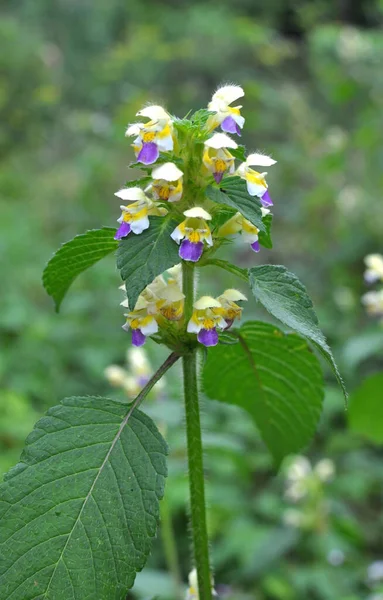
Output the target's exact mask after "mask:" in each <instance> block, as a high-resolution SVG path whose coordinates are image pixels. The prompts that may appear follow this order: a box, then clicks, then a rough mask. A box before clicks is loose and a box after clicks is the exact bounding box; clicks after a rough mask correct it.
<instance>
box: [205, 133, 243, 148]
mask: <svg viewBox="0 0 383 600" xmlns="http://www.w3.org/2000/svg"><path fill="white" fill-rule="evenodd" d="M205 146H208V148H214V149H215V150H219V149H220V148H238V144H237V143H236V142H235V141H234V140H232V139H231V138H230V137H229V136H228V135H226V133H215V134H214V135H213V136H212V137H211V138H209V139H208V140H206V142H205Z"/></svg>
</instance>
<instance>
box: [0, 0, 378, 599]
mask: <svg viewBox="0 0 383 600" xmlns="http://www.w3.org/2000/svg"><path fill="white" fill-rule="evenodd" d="M382 16H383V5H382V2H381V1H379V0H361V1H359V2H354V1H352V0H343V1H342V2H339V3H334V2H330V1H329V0H321V1H319V2H315V3H313V2H310V1H309V0H299V1H292V0H291V1H290V0H289V1H288V2H285V1H282V0H276V1H275V2H269V3H264V2H260V1H258V0H256V1H252V2H250V1H249V0H238V1H237V2H235V3H233V2H228V1H227V0H221V1H220V2H216V1H215V0H209V1H208V2H199V1H197V2H193V3H188V2H174V1H172V0H168V1H167V2H158V1H155V0H151V1H148V2H145V3H142V2H138V0H134V1H132V2H129V3H127V2H124V1H123V0H110V1H109V2H104V0H94V1H93V2H88V1H86V0H80V1H77V2H74V1H71V0H70V1H68V0H65V1H64V0H51V1H49V2H48V0H35V1H34V2H27V1H26V0H21V1H20V2H18V3H16V4H15V3H10V2H6V3H5V4H4V5H3V15H2V19H1V21H0V40H1V41H0V50H1V52H0V64H1V76H0V114H1V132H0V160H1V163H0V189H1V198H0V203H1V215H2V218H1V222H0V228H1V235H0V249H1V252H0V257H1V258H0V261H1V270H2V271H1V272H2V274H3V286H2V294H1V297H0V307H1V310H0V328H1V346H0V377H1V387H2V392H1V396H0V415H1V418H0V449H1V458H0V469H1V471H3V472H4V471H6V470H7V469H8V468H9V467H10V466H11V465H12V464H14V463H15V462H16V461H17V459H18V456H19V452H20V449H21V447H22V445H23V441H24V438H25V436H26V434H27V433H28V432H29V431H30V430H31V428H32V425H33V423H34V422H35V420H36V419H37V418H38V417H39V416H40V415H41V414H42V413H43V412H44V411H45V410H46V409H47V408H48V407H49V406H51V405H54V404H57V403H58V402H59V401H60V400H61V398H63V397H64V396H71V395H81V394H97V395H98V394H102V395H111V392H110V387H109V384H108V383H107V382H106V380H105V378H104V376H103V371H104V369H105V367H106V366H107V365H108V364H110V363H112V362H113V363H119V364H121V363H122V362H123V357H124V352H125V348H126V345H127V338H126V336H125V335H124V333H123V332H122V331H121V329H120V325H121V323H122V314H121V312H122V311H120V309H119V306H118V304H119V302H120V294H119V292H118V290H117V286H118V285H119V283H120V282H119V278H118V274H117V272H116V270H115V266H114V259H113V257H112V256H110V257H108V258H106V259H104V260H103V262H102V263H100V264H99V265H97V266H95V267H94V268H93V269H92V270H90V271H89V272H87V273H85V274H84V275H83V276H82V277H81V279H80V280H79V281H77V282H76V283H75V284H74V287H73V290H72V293H71V294H69V295H68V297H67V298H66V299H65V300H64V302H63V306H62V310H61V316H60V317H58V316H57V315H56V314H55V312H54V309H53V305H52V301H51V299H50V298H48V297H47V296H46V294H45V292H44V290H43V288H42V285H41V281H40V275H41V271H42V269H43V267H44V265H45V263H46V261H47V260H48V258H49V257H50V255H51V254H52V252H53V251H54V250H55V249H56V248H57V246H58V245H59V244H60V243H62V242H64V241H66V240H67V239H69V238H71V237H73V236H74V235H75V234H76V233H82V232H83V231H85V230H86V229H91V228H94V227H100V226H102V225H105V226H108V227H110V226H112V227H113V226H114V225H115V219H116V218H117V216H118V213H119V211H118V201H117V200H116V199H115V197H114V196H113V192H114V191H115V190H116V189H118V188H119V187H120V186H121V184H123V183H124V182H125V181H126V180H127V179H128V178H129V177H130V173H129V170H128V169H127V165H128V164H129V162H130V161H131V160H132V152H131V150H130V148H129V143H128V141H127V140H126V139H125V138H124V135H123V133H124V127H125V126H126V125H127V123H128V122H129V121H130V120H131V119H132V117H133V115H134V114H135V112H136V111H137V110H138V109H139V108H140V106H141V105H142V104H143V103H145V102H146V101H147V100H148V99H150V100H155V101H159V102H163V103H164V104H165V105H166V106H167V108H168V109H169V110H170V111H173V112H176V113H177V114H178V115H179V116H183V114H186V112H187V111H188V110H189V109H190V108H198V107H200V106H205V105H206V103H207V101H208V99H209V98H210V95H211V93H212V91H213V89H214V88H215V87H216V86H217V85H218V84H219V83H220V82H222V81H235V82H237V83H239V84H240V85H242V86H243V87H244V88H245V90H246V97H245V100H244V109H243V114H244V115H245V117H246V119H247V122H246V127H245V131H244V142H245V143H246V145H247V146H248V147H249V149H250V150H256V149H264V150H266V151H267V152H268V153H269V152H270V153H272V154H273V156H275V158H276V159H277V160H278V165H277V166H276V167H275V169H273V170H272V172H270V175H269V183H270V186H271V188H272V190H273V197H274V199H275V210H274V215H275V216H274V222H273V242H274V247H273V249H272V250H266V249H262V251H261V254H260V255H259V256H254V254H252V253H251V254H250V252H248V251H247V249H244V247H242V246H238V247H237V246H234V245H232V246H230V247H228V249H227V250H226V252H227V253H230V252H235V253H237V258H238V259H239V260H240V261H241V263H242V265H243V266H244V267H251V266H254V265H256V264H259V263H263V262H270V263H274V264H280V263H283V264H286V266H287V267H288V268H289V270H291V271H293V272H295V273H297V274H298V275H299V277H300V279H301V280H302V281H303V282H304V283H305V285H306V287H307V289H308V291H309V293H310V295H311V297H313V299H314V304H315V306H316V310H317V312H318V315H319V319H320V324H321V326H322V329H324V331H325V333H326V335H327V337H328V339H329V342H330V345H331V346H332V348H333V349H334V351H335V355H336V358H337V361H338V363H339V366H340V369H341V372H342V374H343V376H344V377H345V379H346V381H347V384H348V387H349V389H350V390H351V391H352V390H353V389H355V388H357V387H358V385H359V384H360V382H361V381H362V380H363V379H364V378H365V377H367V376H369V375H371V374H374V373H376V372H378V371H379V370H381V369H382V364H383V359H382V354H383V334H382V329H381V328H379V326H378V324H377V323H376V322H373V321H371V320H369V319H368V318H367V317H366V316H365V314H364V311H363V309H362V307H361V304H360V296H361V294H362V293H363V292H364V289H365V285H364V283H363V277H362V273H363V257H364V255H365V254H367V253H369V252H379V251H380V252H382V233H381V232H382V223H383V203H382V201H381V197H382V191H383V179H382V172H383V150H382V137H381V132H382V125H383V123H382V114H383V110H382V109H383V78H382V75H381V63H382V58H383V36H382V32H381V24H382ZM227 255H228V254H227ZM205 271H206V277H205V280H203V281H201V290H202V291H209V292H213V295H214V293H218V292H220V291H221V289H222V285H223V282H224V281H225V282H227V281H228V278H230V277H231V276H230V275H228V274H226V273H225V272H224V271H222V275H221V279H220V280H219V279H218V278H217V277H215V280H214V281H212V278H211V277H209V274H210V271H209V270H208V268H206V269H205ZM231 284H232V285H234V284H235V285H238V280H236V279H235V278H234V276H233V278H232V281H231ZM212 287H214V289H212ZM243 291H245V292H246V290H245V289H244V290H243ZM247 316H248V317H252V318H257V319H259V318H263V317H265V313H264V312H263V311H262V309H261V308H259V306H256V305H255V303H253V304H251V303H249V307H247ZM153 346H154V344H151V345H150V351H151V353H152V359H153V363H154V364H159V360H160V358H161V357H162V356H159V353H160V351H159V350H158V349H157V348H154V347H153ZM327 381H328V389H327V394H326V399H325V407H324V415H323V418H322V422H321V426H320V430H319V432H318V434H317V436H316V438H315V441H314V443H313V444H312V445H311V447H310V449H309V455H310V457H311V459H312V460H313V462H314V463H315V462H316V460H317V459H319V458H323V457H326V458H330V459H332V460H333V461H334V462H335V465H336V472H337V475H336V477H335V478H334V479H333V480H332V482H331V483H329V484H328V485H326V486H323V487H322V488H320V489H321V492H320V497H317V496H315V495H314V496H315V498H314V499H312V500H310V502H312V503H313V504H312V505H310V506H306V504H305V502H306V501H304V509H302V510H304V511H306V513H307V514H311V513H312V512H313V511H312V506H314V508H315V510H314V513H315V514H322V512H321V511H324V513H323V515H324V516H323V519H320V520H319V522H317V521H316V520H315V519H314V520H313V519H311V521H310V519H308V522H309V526H305V527H303V526H302V525H300V526H296V525H297V523H295V526H293V525H292V522H293V521H294V519H292V518H291V513H290V517H289V516H288V515H289V513H287V516H286V511H288V510H289V509H291V500H288V498H285V497H284V495H283V490H284V478H285V477H284V471H283V469H282V471H281V473H280V474H279V475H278V476H277V477H275V476H274V472H273V469H272V464H271V459H270V457H269V456H268V454H267V452H266V450H265V448H264V446H263V444H262V443H261V440H260V438H259V437H258V435H257V434H256V432H255V429H254V427H253V425H252V423H251V422H249V420H248V418H247V416H246V415H245V414H244V413H242V412H240V410H239V409H236V408H235V407H230V406H225V405H223V404H220V403H217V402H212V401H208V400H207V401H206V404H205V416H204V427H205V443H206V447H207V456H206V462H207V473H208V494H209V503H210V531H211V534H212V538H213V550H214V563H215V566H216V581H217V583H219V584H221V588H220V590H221V593H222V595H224V594H225V593H226V594H227V596H226V597H227V598H230V597H235V598H236V599H237V600H246V599H252V598H254V597H255V598H257V600H290V599H291V600H296V599H297V600H301V599H302V600H303V599H304V598H306V597H310V598H313V599H318V600H327V599H328V600H333V598H334V597H336V598H339V599H341V600H357V599H358V600H359V599H360V598H368V597H374V596H373V595H375V598H376V597H377V594H378V592H379V581H376V578H375V579H374V578H373V577H372V576H371V568H370V571H369V570H368V568H369V565H371V563H373V562H374V561H377V560H381V559H383V540H382V535H381V531H382V525H383V522H382V504H383V498H382V475H381V450H379V447H378V446H376V445H374V444H373V443H372V442H369V441H367V440H366V438H365V437H362V435H360V430H358V428H355V427H353V430H352V431H350V430H349V429H348V425H347V416H346V413H345V411H344V405H343V401H342V398H341V393H340V392H339V391H338V390H337V389H336V387H335V382H334V379H333V376H332V375H331V374H330V372H328V377H327ZM167 384H168V388H167V391H166V399H164V400H163V401H162V402H161V404H159V405H156V406H153V408H152V411H153V412H154V413H155V414H157V416H158V418H160V419H162V420H163V421H168V425H169V434H168V439H169V443H170V447H171V454H170V467H171V468H170V476H169V480H168V484H167V497H168V501H169V504H170V507H171V511H172V516H173V522H174V526H175V529H176V534H177V543H178V550H179V554H180V561H181V568H182V573H183V575H184V576H185V575H186V573H187V571H188V569H189V564H188V550H189V540H188V536H187V534H186V521H187V519H186V508H185V498H186V497H187V487H186V484H187V482H186V477H185V442H184V432H183V429H182V427H179V425H180V424H181V423H182V421H183V415H182V408H181V406H180V404H179V399H178V385H179V378H178V373H175V374H173V377H172V376H171V375H169V376H168V377H167ZM367 389H371V386H367ZM371 393H376V392H371ZM113 394H114V395H115V396H117V397H121V394H120V393H118V392H113ZM371 405H372V406H374V402H371ZM362 433H364V434H365V431H362ZM374 439H378V440H379V439H380V440H381V439H382V435H381V434H380V435H379V434H378V433H375V437H374ZM234 483H235V485H234ZM310 498H311V497H310ZM314 501H315V502H314ZM318 502H319V503H320V504H318ZM315 503H317V504H315ZM318 507H319V508H318ZM310 510H311V513H310ZM295 521H297V520H296V519H295ZM222 586H224V587H222ZM225 586H229V587H225ZM154 593H160V594H163V597H164V598H169V599H172V598H173V596H172V591H171V585H170V580H169V577H168V575H167V574H166V565H165V560H164V555H163V551H162V544H161V537H160V538H159V539H158V540H157V542H156V543H155V547H154V551H153V555H152V557H151V559H150V568H149V570H148V571H145V573H144V574H143V575H142V576H141V577H140V578H139V579H138V581H137V586H136V588H135V592H134V594H135V595H136V596H137V595H138V596H140V597H152V596H153V594H154ZM224 597H225V596H224Z"/></svg>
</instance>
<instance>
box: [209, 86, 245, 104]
mask: <svg viewBox="0 0 383 600" xmlns="http://www.w3.org/2000/svg"><path fill="white" fill-rule="evenodd" d="M244 95H245V92H244V91H243V89H242V88H241V87H240V86H239V85H224V86H222V87H220V88H218V90H217V91H216V92H215V93H214V94H213V97H212V101H213V102H214V101H216V100H223V101H224V102H226V104H231V103H232V102H235V100H238V98H242V96H244Z"/></svg>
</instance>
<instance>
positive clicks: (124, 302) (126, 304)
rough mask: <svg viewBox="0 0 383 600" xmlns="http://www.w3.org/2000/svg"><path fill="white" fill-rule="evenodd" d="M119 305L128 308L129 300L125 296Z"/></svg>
mask: <svg viewBox="0 0 383 600" xmlns="http://www.w3.org/2000/svg"><path fill="white" fill-rule="evenodd" d="M120 306H123V307H124V308H129V300H128V299H127V298H125V300H123V301H122V302H120Z"/></svg>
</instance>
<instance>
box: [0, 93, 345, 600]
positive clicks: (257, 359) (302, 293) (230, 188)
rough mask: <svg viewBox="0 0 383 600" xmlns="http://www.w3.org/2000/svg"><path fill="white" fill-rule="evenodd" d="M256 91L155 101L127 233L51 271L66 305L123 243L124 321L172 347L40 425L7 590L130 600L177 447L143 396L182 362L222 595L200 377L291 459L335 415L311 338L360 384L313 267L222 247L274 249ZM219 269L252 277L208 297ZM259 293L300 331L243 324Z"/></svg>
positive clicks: (205, 549) (194, 455)
mask: <svg viewBox="0 0 383 600" xmlns="http://www.w3.org/2000/svg"><path fill="white" fill-rule="evenodd" d="M243 96H244V91H243V90H242V88H241V87H239V86H236V85H225V86H223V87H221V88H219V89H218V90H217V91H216V92H215V94H214V95H213V97H212V100H211V102H210V103H209V104H208V107H207V109H202V110H198V111H196V112H195V113H194V114H192V115H191V116H190V117H188V118H184V119H178V118H176V117H173V116H172V115H170V114H169V113H168V112H167V111H166V110H165V109H164V108H163V107H161V106H157V105H150V106H147V107H145V108H143V109H142V110H140V111H139V112H138V113H137V116H138V117H139V119H140V121H139V122H136V123H133V124H131V125H129V127H128V128H127V131H126V135H127V136H128V137H129V138H130V137H131V138H133V141H132V147H133V151H134V153H135V155H136V163H135V164H134V165H133V166H135V167H139V168H140V169H141V170H142V171H143V173H144V175H143V177H142V178H141V179H138V180H137V181H135V182H129V183H128V184H127V185H126V187H122V188H121V189H120V190H119V191H117V192H116V194H115V195H116V197H117V198H119V200H121V201H122V202H123V204H122V205H121V207H120V209H121V215H120V217H119V218H118V224H119V225H118V228H117V229H116V228H110V227H104V228H102V229H98V230H92V231H88V232H87V233H85V234H81V235H79V236H77V237H75V238H74V239H73V240H71V241H69V242H67V243H66V244H64V245H63V246H62V247H61V248H60V249H59V250H58V252H57V253H56V254H55V255H54V256H53V258H52V259H51V260H50V261H49V263H48V265H47V267H46V269H45V271H44V277H43V281H44V285H45V288H46V290H47V292H48V294H50V295H51V296H52V298H53V299H54V301H55V303H56V308H57V310H58V308H59V306H60V304H61V301H62V299H63V297H64V296H65V294H66V292H67V290H68V288H69V286H70V285H71V283H72V281H73V280H74V279H75V277H77V275H79V274H80V273H81V272H82V271H84V270H85V269H86V268H88V267H90V266H91V265H93V264H95V263H96V262H97V261H99V260H100V259H101V258H103V257H104V256H106V255H108V254H110V253H112V252H116V256H117V268H118V270H119V272H120V275H121V278H122V281H123V286H122V288H123V291H124V293H125V297H124V298H123V300H122V302H121V304H122V306H123V307H124V309H125V311H126V312H125V321H124V323H123V329H124V330H126V331H127V332H128V334H129V335H130V336H131V343H132V345H133V346H136V347H140V346H142V345H143V344H145V343H146V342H147V341H148V338H151V339H152V340H153V341H155V342H156V343H157V344H162V345H164V346H166V347H167V348H169V349H170V355H169V357H168V358H167V359H166V361H165V362H164V363H163V364H162V365H161V366H160V367H159V368H158V370H157V371H156V372H155V374H154V375H153V376H152V377H151V378H150V379H149V380H145V381H143V382H142V389H140V390H138V389H137V395H136V396H135V398H134V399H133V400H132V402H131V403H129V404H128V405H127V404H126V403H123V402H115V401H112V400H110V399H106V398H99V397H85V398H77V397H76V398H67V399H65V400H64V401H63V402H62V403H61V404H60V405H59V406H55V407H53V408H51V409H50V410H49V411H48V413H47V416H46V417H44V418H43V419H41V420H40V421H39V422H38V423H37V424H36V427H35V429H34V431H33V432H32V433H31V435H30V436H29V438H28V439H27V442H26V448H25V450H24V453H23V455H22V457H21V462H20V463H19V464H18V465H17V466H16V467H15V468H14V469H13V470H12V471H11V472H10V473H9V474H8V476H7V479H6V481H5V483H4V485H3V487H2V504H1V505H0V511H1V512H2V513H3V514H5V513H6V514H7V518H6V520H4V519H3V522H5V525H4V526H3V531H2V534H4V535H3V537H2V538H1V539H2V540H4V544H5V543H6V544H7V552H6V554H5V561H4V564H5V567H4V570H3V571H0V578H1V586H0V587H1V590H2V591H1V592H0V598H1V599H2V598H4V599H5V598H12V599H13V600H18V599H19V600H22V599H23V600H24V599H25V598H36V599H37V598H45V599H54V600H61V599H63V600H69V599H72V598H73V599H75V598H79V597H80V596H81V598H84V599H85V598H88V599H89V600H95V599H98V598H102V599H103V600H109V599H113V600H116V599H117V598H118V599H121V600H122V599H124V598H125V597H126V593H127V590H128V589H129V588H131V587H132V585H133V583H134V579H135V574H136V572H137V571H139V570H141V569H142V568H143V567H144V564H145V562H146V558H147V556H148V554H149V552H150V546H151V539H152V538H153V536H154V535H155V533H156V528H157V523H158V520H159V514H160V513H159V501H160V500H161V498H162V496H163V494H164V483H165V478H166V473H167V472H166V454H167V445H166V442H165V440H164V439H163V436H162V435H161V433H160V432H159V430H158V429H157V427H156V425H155V424H154V423H153V421H152V420H151V419H150V418H149V417H148V416H147V415H145V414H144V413H143V412H141V410H139V406H140V404H141V403H142V401H143V400H144V399H145V398H146V396H147V395H148V394H149V393H150V391H151V390H152V388H153V387H154V386H155V385H156V384H157V383H158V381H160V379H161V378H162V376H163V375H164V374H165V373H166V372H167V371H168V369H169V368H170V367H172V365H174V364H175V363H176V362H177V361H178V360H179V359H181V360H182V365H183V389H184V399H185V415H186V439H187V450H188V460H189V482H190V515H191V531H192V540H193V554H194V557H193V558H194V560H193V562H194V566H195V569H196V570H195V572H194V571H193V574H192V576H191V580H190V585H189V590H188V592H187V593H188V597H189V598H199V599H200V600H210V599H211V598H212V595H213V594H214V587H213V586H212V565H211V562H210V557H209V543H208V533H207V527H206V507H205V490H204V484H205V482H204V476H203V447H202V440H201V426H200V408H199V393H198V392H199V389H198V388H199V378H198V372H200V373H201V381H202V384H203V387H204V391H205V393H206V395H207V396H208V397H210V398H213V399H216V400H221V401H223V402H228V403H232V404H236V405H238V406H240V407H242V408H243V409H245V410H246V411H248V413H249V414H250V416H251V417H252V419H253V420H254V422H255V424H256V426H257V427H258V429H259V431H260V433H261V435H262V438H263V440H264V442H265V444H266V445H267V446H268V448H269V450H270V452H271V453H272V455H273V457H274V460H275V464H276V466H277V467H278V466H279V464H280V463H281V461H282V459H283V458H284V457H285V456H286V455H287V454H289V453H294V452H297V451H298V450H300V449H301V448H302V447H304V446H306V445H307V444H308V442H309V441H310V438H311V437H312V435H313V434H314V432H315V429H316V425H317V423H318V419H319V416H320V412H321V405H322V399H323V376H322V371H321V367H320V364H319V361H318V359H317V357H316V355H315V354H314V353H313V352H312V348H311V346H313V347H314V348H315V349H317V350H318V351H319V353H320V354H321V355H322V356H323V357H324V358H325V359H326V360H327V361H328V363H329V364H330V366H331V368H332V369H333V371H334V373H335V376H336V377H337V379H338V381H339V383H340V385H341V386H342V387H343V390H344V386H343V383H342V380H341V378H340V376H339V373H338V370H337V367H336V365H335V362H334V359H333V356H332V353H331V350H330V348H329V347H328V345H327V343H326V341H325V338H324V336H323V334H322V333H321V331H320V329H319V327H318V321H317V318H316V315H315V312H314V310H313V306H312V302H311V300H310V298H309V297H308V295H307V292H306V290H305V288H304V286H303V285H302V284H301V283H300V281H299V280H298V278H297V277H296V276H295V275H294V274H292V273H291V272H289V271H288V270H287V269H286V268H285V267H283V266H280V265H269V264H266V265H262V266H254V267H252V268H250V269H244V268H241V267H239V266H237V265H235V264H232V263H231V262H229V261H226V260H223V259H222V258H217V254H218V253H219V251H220V248H221V247H222V246H226V245H228V244H229V243H230V242H231V240H232V236H238V235H239V239H240V240H241V241H242V242H243V243H244V244H245V245H247V246H248V247H249V249H250V250H251V251H254V252H261V248H262V246H263V247H266V248H270V247H271V246H272V242H271V224H272V214H271V212H270V210H271V207H272V206H273V201H272V199H271V195H270V193H269V188H268V183H267V173H266V172H263V171H261V169H263V168H268V167H271V166H274V165H275V163H276V161H275V160H274V159H272V158H270V157H269V156H267V155H266V154H264V153H262V152H253V153H250V154H249V155H248V156H246V152H245V148H244V146H242V145H239V144H238V136H240V135H241V130H242V128H243V127H244V124H245V119H244V117H243V116H242V114H241V108H242V107H241V106H232V104H233V102H236V101H237V100H238V99H239V98H241V97H243ZM258 168H259V169H260V171H258V170H257V169H258ZM206 267H210V268H213V269H216V270H217V269H221V270H224V271H227V272H229V273H231V274H232V275H235V276H237V277H238V282H239V285H238V286H237V287H238V289H237V287H236V288H231V287H227V288H226V289H220V290H219V291H218V294H214V295H213V289H212V291H211V295H199V294H198V293H197V277H196V273H201V275H202V277H203V273H204V270H205V269H206ZM239 288H240V289H239ZM244 288H245V289H244ZM249 294H252V295H253V296H254V297H255V299H256V300H257V301H258V302H260V303H261V304H262V305H263V306H264V307H265V308H266V309H267V310H268V311H269V312H270V314H271V315H272V316H273V317H275V318H276V319H278V320H279V321H280V322H281V323H282V324H284V325H285V326H286V327H287V328H288V329H289V330H292V331H289V332H287V333H285V332H283V331H282V330H281V329H279V328H278V327H277V326H276V325H272V324H269V323H263V322H260V321H247V322H245V323H244V324H243V325H241V326H239V321H240V319H241V317H242V312H243V303H244V302H246V300H247V298H248V296H249ZM309 344H311V345H309ZM200 357H201V358H203V360H200ZM114 376H115V377H117V376H118V373H117V372H116V371H114ZM119 376H121V373H120V374H119ZM140 387H141V386H140Z"/></svg>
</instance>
